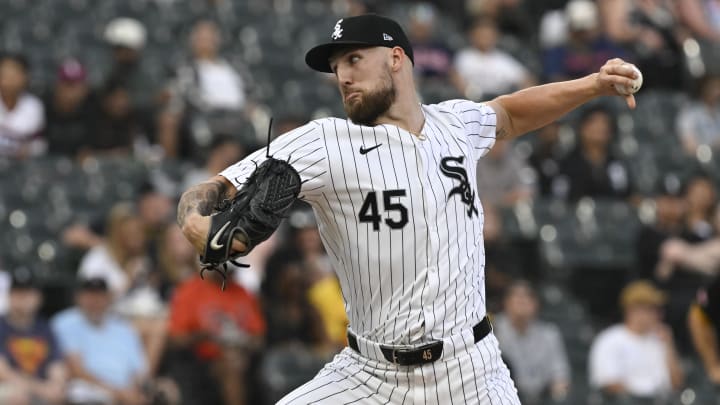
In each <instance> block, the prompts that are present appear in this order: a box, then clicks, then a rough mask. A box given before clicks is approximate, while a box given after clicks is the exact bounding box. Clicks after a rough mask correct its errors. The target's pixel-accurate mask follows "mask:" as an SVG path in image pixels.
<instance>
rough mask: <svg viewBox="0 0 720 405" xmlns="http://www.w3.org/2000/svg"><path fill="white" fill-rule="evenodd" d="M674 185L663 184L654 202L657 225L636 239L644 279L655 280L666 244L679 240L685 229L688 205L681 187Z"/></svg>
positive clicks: (640, 271)
mask: <svg viewBox="0 0 720 405" xmlns="http://www.w3.org/2000/svg"><path fill="white" fill-rule="evenodd" d="M673 183H674V182H673V181H667V182H663V187H661V189H660V192H659V193H658V195H657V196H655V197H654V198H653V200H654V205H655V215H654V221H653V222H652V223H650V224H644V225H643V226H642V227H641V228H640V230H639V231H638V233H637V236H636V238H635V252H636V254H635V260H636V264H637V271H638V274H639V276H640V277H642V278H648V279H651V278H655V269H656V266H657V264H658V262H659V261H660V247H661V246H662V245H663V243H664V242H665V241H666V240H668V239H671V238H675V237H678V236H679V235H680V233H681V231H682V228H683V217H684V216H685V203H684V201H683V198H682V196H681V195H680V190H679V189H678V187H679V185H678V186H676V185H673ZM678 183H679V181H678Z"/></svg>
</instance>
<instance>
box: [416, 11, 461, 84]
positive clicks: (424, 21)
mask: <svg viewBox="0 0 720 405" xmlns="http://www.w3.org/2000/svg"><path fill="white" fill-rule="evenodd" d="M437 20H438V15H437V12H436V11H435V9H434V8H433V6H431V5H430V4H427V3H418V4H416V5H414V6H413V7H412V8H411V9H410V22H409V25H408V38H409V39H410V43H411V44H412V47H413V55H414V60H415V64H414V67H415V74H416V76H417V78H418V80H419V81H420V85H419V86H418V88H419V89H420V90H421V91H422V92H423V95H425V96H426V98H427V97H430V98H432V96H433V94H435V93H438V94H437V96H438V97H440V98H442V96H443V95H446V94H447V89H448V88H449V86H448V84H450V83H457V80H458V76H457V72H456V71H455V68H454V67H453V58H454V52H453V50H452V49H450V47H449V46H448V44H447V43H445V41H443V40H442V39H438V38H437V37H436V35H435V31H436V27H437ZM443 91H444V92H443Z"/></svg>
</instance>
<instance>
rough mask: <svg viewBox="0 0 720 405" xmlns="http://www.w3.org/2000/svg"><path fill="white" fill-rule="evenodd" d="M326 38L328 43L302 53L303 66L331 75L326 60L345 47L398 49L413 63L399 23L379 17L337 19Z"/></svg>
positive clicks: (365, 15)
mask: <svg viewBox="0 0 720 405" xmlns="http://www.w3.org/2000/svg"><path fill="white" fill-rule="evenodd" d="M330 39H331V41H330V42H328V43H325V44H320V45H318V46H316V47H314V48H312V49H310V50H309V51H308V53H307V54H305V63H307V64H308V66H310V67H311V68H312V69H314V70H317V71H320V72H325V73H332V69H331V68H330V63H329V61H328V59H330V56H331V55H332V54H333V52H335V50H337V49H338V48H340V47H343V46H348V45H351V46H352V45H356V46H359V47H365V46H367V47H370V46H384V47H387V48H393V47H396V46H399V47H400V48H402V49H403V50H404V51H405V54H406V55H407V56H408V57H409V58H410V61H411V62H413V64H414V63H415V60H414V59H413V51H412V47H411V46H410V41H409V40H408V38H407V35H405V32H404V31H403V29H402V27H400V24H398V23H397V22H396V21H395V20H392V19H390V18H387V17H383V16H381V15H377V14H363V15H359V16H355V17H347V18H341V19H340V20H338V22H337V23H335V26H334V27H333V30H332V32H331V33H330Z"/></svg>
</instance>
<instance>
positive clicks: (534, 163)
mask: <svg viewBox="0 0 720 405" xmlns="http://www.w3.org/2000/svg"><path fill="white" fill-rule="evenodd" d="M564 152H565V150H564V149H563V148H562V145H561V144H560V124H559V123H558V122H553V123H551V124H548V125H546V126H545V127H543V128H541V129H539V130H538V132H537V139H536V143H535V145H534V146H533V151H532V154H530V157H529V158H528V163H529V164H530V167H532V168H533V170H535V176H536V178H537V187H538V193H539V194H540V195H541V196H544V197H548V196H550V195H551V194H552V182H553V180H554V179H555V177H556V176H557V175H558V174H559V172H560V161H561V160H562V158H563V156H564Z"/></svg>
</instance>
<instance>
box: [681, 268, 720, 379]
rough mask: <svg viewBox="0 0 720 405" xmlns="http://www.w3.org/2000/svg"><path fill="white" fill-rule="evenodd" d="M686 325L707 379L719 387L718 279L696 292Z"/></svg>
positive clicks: (719, 326) (719, 306) (719, 280)
mask: <svg viewBox="0 0 720 405" xmlns="http://www.w3.org/2000/svg"><path fill="white" fill-rule="evenodd" d="M688 325H689V328H690V334H691V335H692V339H693V344H694V346H695V350H696V351H697V353H698V354H699V355H700V360H702V363H703V365H704V366H705V372H706V373H707V376H708V379H709V380H710V381H711V382H712V383H713V384H715V385H716V386H720V340H719V339H720V277H716V278H715V280H714V281H713V282H712V283H710V284H709V285H708V286H707V287H703V288H701V289H700V290H699V291H698V294H697V297H696V298H695V302H694V303H693V305H692V306H691V308H690V311H689V314H688Z"/></svg>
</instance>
